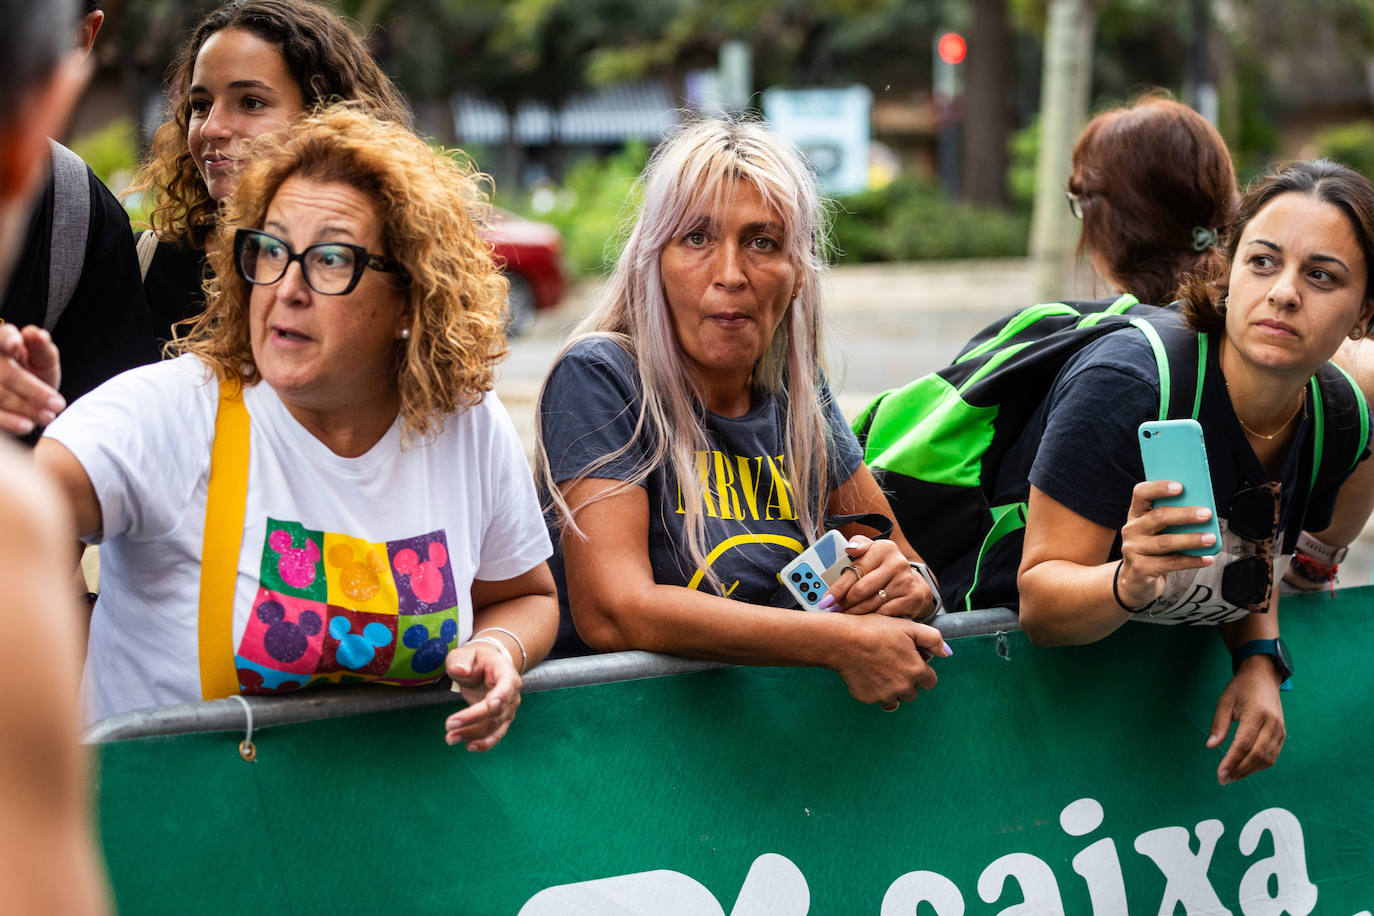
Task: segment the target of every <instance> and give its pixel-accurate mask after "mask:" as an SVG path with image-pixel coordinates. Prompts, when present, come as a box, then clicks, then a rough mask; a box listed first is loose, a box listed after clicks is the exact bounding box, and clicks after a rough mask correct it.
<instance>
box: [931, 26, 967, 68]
mask: <svg viewBox="0 0 1374 916" xmlns="http://www.w3.org/2000/svg"><path fill="white" fill-rule="evenodd" d="M935 51H936V53H937V54H939V55H940V60H942V61H944V62H945V63H947V64H949V65H950V66H953V65H954V64H962V63H963V62H964V58H965V57H967V56H968V42H966V41H964V36H962V35H960V34H959V33H958V32H946V33H945V34H943V35H941V36H940V40H939V41H938V42H937V43H936V45H935Z"/></svg>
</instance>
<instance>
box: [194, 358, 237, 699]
mask: <svg viewBox="0 0 1374 916" xmlns="http://www.w3.org/2000/svg"><path fill="white" fill-rule="evenodd" d="M219 392H220V394H219V410H218V411H217V412H216V413H215V442H214V446H213V447H212V449H211V451H210V483H209V488H208V492H207V493H206V498H205V539H204V540H203V541H202V543H201V548H200V695H201V698H202V699H206V700H216V699H219V698H221V697H228V696H233V695H234V694H237V693H238V692H239V677H238V670H237V669H236V667H235V665H234V634H233V623H234V586H235V584H236V581H237V579H238V566H239V551H240V550H241V549H242V547H243V513H244V507H245V506H246V505H247V502H248V409H247V408H246V407H244V405H243V386H242V385H241V384H234V383H230V382H227V381H223V380H221V381H220V386H219Z"/></svg>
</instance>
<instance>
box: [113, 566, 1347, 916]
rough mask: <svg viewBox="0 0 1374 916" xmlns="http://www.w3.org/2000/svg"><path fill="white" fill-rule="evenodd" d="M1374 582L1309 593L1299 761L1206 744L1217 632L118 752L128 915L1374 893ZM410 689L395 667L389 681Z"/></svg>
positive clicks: (1294, 627) (698, 911)
mask: <svg viewBox="0 0 1374 916" xmlns="http://www.w3.org/2000/svg"><path fill="white" fill-rule="evenodd" d="M1371 608H1374V588H1361V589H1345V590H1342V591H1340V592H1338V593H1337V597H1336V598H1334V599H1333V598H1331V597H1330V596H1328V595H1315V596H1304V597H1301V598H1289V599H1285V600H1284V602H1283V610H1282V614H1283V631H1284V636H1285V639H1286V640H1287V641H1288V642H1289V644H1290V646H1291V648H1292V651H1293V655H1294V659H1295V667H1296V675H1295V677H1294V690H1293V691H1292V692H1291V693H1285V694H1284V695H1283V697H1284V710H1285V715H1286V721H1287V728H1288V740H1287V744H1286V746H1285V747H1284V750H1283V755H1282V757H1281V758H1280V760H1279V763H1278V765H1277V766H1276V767H1275V768H1273V769H1271V770H1268V771H1266V772H1263V773H1259V774H1257V775H1254V776H1251V777H1250V778H1248V779H1244V780H1242V781H1240V782H1237V783H1234V784H1232V785H1229V786H1226V787H1220V786H1218V785H1217V781H1216V769H1217V765H1218V763H1219V762H1220V760H1221V756H1222V749H1217V750H1208V749H1206V748H1205V747H1204V741H1205V740H1206V737H1207V732H1208V728H1209V724H1210V721H1211V717H1212V712H1213V708H1214V705H1215V702H1216V699H1217V697H1218V695H1219V694H1220V691H1221V689H1222V687H1223V686H1224V685H1225V683H1226V681H1227V679H1228V677H1229V674H1230V665H1229V660H1228V657H1227V655H1226V652H1225V650H1224V647H1223V646H1222V644H1221V641H1220V639H1219V638H1218V637H1217V636H1216V634H1215V633H1214V632H1211V631H1208V630H1197V629H1183V628H1169V627H1157V626H1151V625H1147V624H1131V625H1128V626H1126V627H1124V628H1123V630H1122V631H1121V632H1119V633H1117V634H1116V635H1114V636H1112V637H1111V638H1109V639H1107V640H1105V641H1103V642H1101V643H1098V644H1097V645H1094V646H1087V647H1079V648H1061V649H1036V648H1035V647H1033V646H1031V645H1030V644H1029V643H1028V642H1027V640H1026V638H1025V637H1024V635H1022V634H1021V633H1011V634H1006V635H1005V636H997V635H989V636H978V637H969V638H965V639H960V640H956V641H955V643H954V648H955V655H954V657H953V658H951V659H948V660H943V661H939V662H937V663H936V664H937V665H938V670H939V673H940V684H939V687H938V688H937V689H936V690H935V691H933V692H931V693H929V694H923V695H922V697H921V699H920V700H919V701H918V702H916V703H911V704H903V705H902V707H901V708H900V709H899V710H898V711H897V712H895V713H884V712H882V711H881V710H879V709H878V708H877V707H867V706H861V705H860V704H858V703H856V702H854V701H853V700H852V699H851V698H850V697H849V696H848V693H847V692H846V691H845V689H844V686H843V684H842V683H841V681H840V680H839V678H837V677H836V676H835V675H834V674H832V673H830V672H828V671H823V670H804V669H767V668H726V669H721V670H715V671H706V672H700V673H695V674H688V675H678V676H674V677H666V678H659V679H654V680H647V681H634V682H624V683H616V684H607V685H600V686H591V687H577V688H572V689H566V690H555V691H550V692H547V693H539V694H531V695H529V696H527V697H526V698H525V700H524V702H523V704H522V705H521V708H520V715H519V717H518V719H517V721H516V723H515V726H514V728H513V729H512V732H511V734H510V735H509V736H508V737H507V738H506V740H505V741H504V742H503V743H502V744H501V745H500V746H499V747H498V748H497V749H496V750H494V751H493V752H491V753H489V754H486V755H476V754H469V753H466V752H464V751H462V750H458V749H453V748H449V747H447V746H445V745H444V743H443V718H444V715H445V710H444V708H442V707H429V708H419V709H410V710H403V711H400V712H392V713H386V714H380V715H370V716H359V717H353V718H347V719H336V720H328V721H319V722H313V723H308V724H302V725H292V726H283V727H279V728H272V729H267V730H265V731H261V732H259V733H258V734H257V735H256V736H255V739H256V742H257V748H258V754H257V760H256V762H254V763H245V762H244V761H243V760H241V759H240V757H239V755H238V752H237V743H238V741H239V739H240V738H241V737H242V735H232V734H228V733H219V734H209V735H185V736H179V737H172V738H158V739H147V740H137V741H126V742H118V743H114V744H109V745H105V746H102V747H101V748H100V749H99V752H98V753H99V758H100V760H99V764H100V767H99V787H98V798H99V824H100V829H101V833H102V842H103V844H104V849H105V854H106V857H107V859H108V862H109V869H110V874H111V879H112V882H113V886H114V890H115V895H116V898H117V902H118V906H119V909H120V911H121V912H123V913H140V914H142V913H178V914H180V913H184V912H187V911H190V912H196V913H225V914H231V913H232V914H249V913H254V914H256V913H261V914H278V913H283V914H297V913H298V914H314V913H331V914H335V913H359V914H381V913H410V912H420V913H435V914H437V913H444V914H454V913H462V914H474V916H493V914H512V916H513V914H517V913H523V914H525V916H546V914H560V916H561V914H578V913H586V914H627V916H628V914H643V916H649V914H653V916H665V914H666V916H678V914H680V916H706V914H722V916H723V914H725V913H732V914H734V916H758V914H769V916H801V914H807V913H811V914H867V913H872V914H881V916H961V914H965V913H967V914H993V913H998V914H1013V916H1030V914H1036V916H1053V914H1066V916H1078V914H1092V916H1108V914H1110V916H1125V914H1127V913H1128V912H1129V913H1135V914H1153V913H1161V914H1173V913H1178V912H1183V913H1187V914H1191V916H1200V914H1226V913H1232V914H1244V916H1261V914H1264V916H1278V914H1282V913H1290V914H1307V913H1321V914H1330V916H1356V914H1365V916H1368V914H1369V913H1370V911H1371V909H1374V767H1372V766H1371V763H1370V758H1371V751H1374V705H1372V704H1371V700H1370V696H1371V690H1370V687H1371V680H1372V678H1371V674H1370V664H1369V651H1370V649H1369V646H1370V642H1371V639H1370V638H1369V635H1368V634H1369V624H1370V613H1369V612H1370V610H1371ZM378 689H385V688H378Z"/></svg>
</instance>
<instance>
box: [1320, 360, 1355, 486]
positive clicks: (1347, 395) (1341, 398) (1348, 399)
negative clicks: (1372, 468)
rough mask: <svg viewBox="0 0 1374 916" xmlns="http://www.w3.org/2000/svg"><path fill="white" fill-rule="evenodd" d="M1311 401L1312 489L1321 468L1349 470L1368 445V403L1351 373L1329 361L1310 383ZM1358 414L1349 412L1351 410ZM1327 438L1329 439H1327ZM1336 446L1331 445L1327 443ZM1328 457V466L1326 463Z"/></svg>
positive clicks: (1353, 467) (1352, 468) (1344, 471)
mask: <svg viewBox="0 0 1374 916" xmlns="http://www.w3.org/2000/svg"><path fill="white" fill-rule="evenodd" d="M1307 387H1308V400H1309V401H1310V403H1311V405H1312V481H1311V486H1312V489H1314V490H1315V489H1316V487H1317V479H1318V477H1319V476H1320V475H1321V472H1322V471H1324V470H1325V471H1327V472H1328V473H1331V472H1333V471H1339V472H1340V473H1349V472H1350V471H1353V470H1354V469H1355V465H1356V464H1358V463H1359V461H1360V456H1361V455H1363V454H1364V450H1365V448H1366V447H1367V446H1368V445H1369V433H1370V430H1369V404H1368V402H1367V401H1366V400H1365V396H1364V392H1363V391H1361V390H1360V386H1359V385H1358V384H1356V383H1355V380H1354V379H1353V378H1351V377H1350V373H1349V372H1346V371H1345V370H1344V369H1343V368H1341V367H1340V366H1338V365H1336V364H1335V363H1331V362H1328V363H1327V364H1326V365H1325V366H1323V367H1322V368H1321V369H1319V370H1317V372H1316V373H1315V374H1314V375H1313V376H1312V378H1311V379H1310V380H1309V381H1308V383H1307ZM1351 412H1353V413H1354V414H1356V416H1355V417H1350V416H1348V414H1349V413H1351ZM1328 439H1330V442H1329V443H1328ZM1328 444H1329V445H1331V446H1333V447H1332V448H1330V449H1328V448H1327V445H1328ZM1325 461H1329V466H1327V467H1325V468H1324V467H1323V463H1324V462H1325Z"/></svg>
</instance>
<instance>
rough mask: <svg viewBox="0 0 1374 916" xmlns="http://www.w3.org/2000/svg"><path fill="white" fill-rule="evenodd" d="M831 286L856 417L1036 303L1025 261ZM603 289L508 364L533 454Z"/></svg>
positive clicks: (883, 270)
mask: <svg viewBox="0 0 1374 916" xmlns="http://www.w3.org/2000/svg"><path fill="white" fill-rule="evenodd" d="M827 283H828V287H829V289H828V292H829V296H828V313H829V318H830V333H829V335H828V348H827V349H828V354H829V372H830V378H831V380H832V383H833V384H834V387H835V390H836V392H837V395H838V398H839V403H840V407H841V408H842V409H843V410H844V411H845V413H846V414H847V415H849V416H853V415H854V414H855V413H856V412H857V411H858V410H859V409H860V408H862V407H863V406H864V405H866V404H867V403H868V402H869V401H870V400H871V399H872V398H873V396H874V395H876V394H878V393H880V392H882V391H885V390H887V389H888V388H894V387H897V386H899V385H903V384H905V383H906V382H909V381H911V380H912V379H914V378H916V377H918V376H920V375H923V374H925V373H927V372H930V371H932V370H934V369H938V368H939V367H941V366H943V365H945V364H946V363H948V362H949V360H950V358H951V357H952V356H953V355H954V354H955V353H956V352H958V350H959V348H960V347H961V346H963V344H964V343H965V342H966V341H967V340H968V339H969V338H970V337H971V336H973V334H974V333H976V332H977V331H978V330H979V329H980V328H982V327H983V326H985V325H986V324H987V323H988V322H990V321H992V320H993V319H995V318H997V317H999V316H1000V315H1002V314H1004V313H1005V312H1007V311H1009V310H1010V309H1012V308H1015V307H1018V306H1021V305H1028V304H1030V303H1031V302H1033V301H1034V299H1035V296H1034V283H1033V280H1032V274H1031V269H1030V263H1029V262H1028V261H1026V260H1024V259H1019V258H1017V259H999V260H984V261H973V260H970V261H941V262H930V263H920V264H861V265H855V266H850V267H839V268H836V269H835V270H834V271H833V272H832V274H831V275H830V277H829V278H828V279H827ZM1077 285H1078V289H1077V290H1073V291H1070V292H1069V293H1068V295H1069V296H1070V297H1074V298H1085V299H1087V298H1093V297H1094V296H1103V295H1107V294H1108V291H1106V290H1103V289H1100V288H1099V289H1097V290H1094V289H1093V280H1092V278H1091V277H1090V276H1086V275H1085V276H1080V277H1079V278H1078V280H1077ZM601 289H602V285H601V282H600V281H597V280H593V281H586V282H583V283H580V284H577V285H576V286H575V287H574V290H573V293H572V294H571V295H570V296H569V298H568V300H567V301H566V302H565V303H564V304H562V305H561V306H560V307H559V308H558V309H556V310H554V311H551V312H548V313H543V314H541V315H539V317H538V318H536V320H535V321H534V323H533V325H532V327H531V329H530V331H529V333H528V334H527V335H526V336H524V337H522V338H521V339H519V340H517V341H516V342H515V343H514V344H513V345H512V346H511V354H510V357H509V358H508V359H507V360H506V362H504V363H503V364H502V366H501V369H500V371H499V376H498V382H497V392H498V393H499V394H500V396H501V399H502V401H504V402H505V404H506V407H507V408H508V409H509V410H510V413H511V416H512V418H513V419H514V420H515V423H516V426H517V428H518V429H519V430H520V434H521V438H522V439H523V440H524V442H525V447H526V450H527V452H529V453H531V454H532V453H533V443H534V419H533V410H534V398H535V395H536V394H537V392H538V388H539V384H540V382H541V381H542V380H543V378H544V376H545V375H546V374H547V373H548V371H549V369H550V368H551V367H552V365H553V361H554V358H555V357H556V356H557V354H558V351H559V349H561V347H562V346H563V343H564V341H565V340H566V339H567V336H568V332H569V330H570V329H571V328H572V327H573V325H575V324H576V323H577V321H578V320H579V319H580V318H581V317H582V316H583V315H585V314H586V312H587V310H588V308H590V306H591V304H592V303H593V302H595V301H596V297H597V296H598V295H599V294H600V292H601ZM1371 566H1374V524H1371V525H1369V526H1367V527H1366V528H1365V531H1364V534H1363V535H1362V536H1361V538H1360V540H1359V541H1358V542H1357V543H1356V544H1354V545H1352V547H1351V556H1350V557H1349V559H1348V560H1347V561H1346V562H1345V563H1344V564H1342V571H1343V575H1342V580H1343V582H1345V583H1346V584H1350V585H1358V584H1364V583H1367V582H1369V581H1370V578H1371V577H1370V570H1371ZM1357 571H1358V572H1357Z"/></svg>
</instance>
